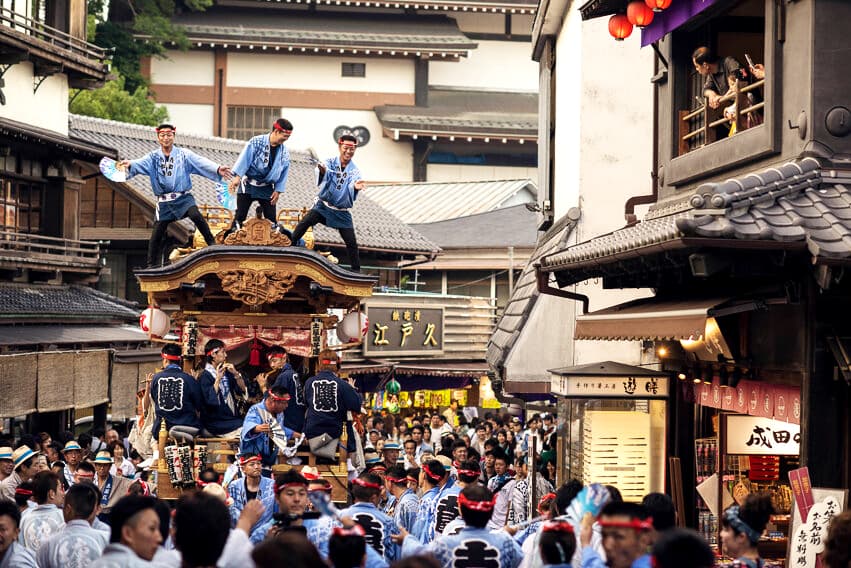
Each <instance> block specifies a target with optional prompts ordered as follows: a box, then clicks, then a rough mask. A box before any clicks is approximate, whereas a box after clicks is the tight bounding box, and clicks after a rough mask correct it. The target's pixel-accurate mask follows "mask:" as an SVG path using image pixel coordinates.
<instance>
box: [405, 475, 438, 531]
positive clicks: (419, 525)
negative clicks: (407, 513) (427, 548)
mask: <svg viewBox="0 0 851 568" xmlns="http://www.w3.org/2000/svg"><path fill="white" fill-rule="evenodd" d="M439 497H440V487H432V488H431V489H429V490H428V491H426V492H425V493H423V496H422V497H421V498H420V506H419V507H418V508H417V521H416V522H415V523H414V530H412V531H411V535H412V536H414V537H416V539H417V540H419V541H420V542H421V543H423V544H428V543H430V542H431V541H432V540H434V518H435V510H436V509H437V499H438V498H439Z"/></svg>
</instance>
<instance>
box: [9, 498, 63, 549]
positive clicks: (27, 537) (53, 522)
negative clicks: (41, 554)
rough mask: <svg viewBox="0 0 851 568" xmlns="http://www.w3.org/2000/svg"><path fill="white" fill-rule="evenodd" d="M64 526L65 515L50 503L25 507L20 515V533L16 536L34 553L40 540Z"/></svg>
mask: <svg viewBox="0 0 851 568" xmlns="http://www.w3.org/2000/svg"><path fill="white" fill-rule="evenodd" d="M64 526H65V517H64V516H63V515H62V509H60V508H59V507H57V506H56V505H53V504H52V503H51V504H45V505H39V506H38V507H36V508H35V509H27V510H26V511H25V512H24V514H23V516H21V534H20V535H19V536H18V542H20V543H21V544H22V545H24V546H26V547H27V548H29V549H30V550H32V551H33V553H35V552H37V551H38V549H39V547H40V546H41V543H42V542H44V541H46V540H47V539H48V538H50V537H51V536H53V535H54V534H56V533H57V532H59V530H60V529H61V528H62V527H64Z"/></svg>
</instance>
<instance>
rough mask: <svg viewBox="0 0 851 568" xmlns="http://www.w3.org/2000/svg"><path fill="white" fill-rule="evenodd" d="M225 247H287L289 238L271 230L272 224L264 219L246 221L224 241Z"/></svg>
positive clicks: (289, 243)
mask: <svg viewBox="0 0 851 568" xmlns="http://www.w3.org/2000/svg"><path fill="white" fill-rule="evenodd" d="M224 244H226V245H261V246H278V247H288V246H290V245H291V244H292V242H291V241H290V238H289V237H288V236H286V235H283V234H281V233H279V232H277V231H273V230H272V223H271V222H270V221H267V220H265V219H256V218H255V219H248V220H247V221H246V222H245V223H244V224H243V225H242V228H241V229H239V230H238V231H235V232H233V233H231V234H230V235H228V236H227V237H226V238H225V239H224Z"/></svg>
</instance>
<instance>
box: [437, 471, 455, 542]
mask: <svg viewBox="0 0 851 568" xmlns="http://www.w3.org/2000/svg"><path fill="white" fill-rule="evenodd" d="M459 493H461V486H460V485H458V484H457V483H453V484H452V485H446V486H444V487H443V488H442V489H441V490H440V494H439V495H438V497H437V506H436V507H435V509H434V533H435V534H443V530H444V529H445V528H446V525H448V524H449V523H450V522H452V521H454V520H455V519H456V518H457V517H459V516H460V515H461V512H460V511H459V510H458V494H459Z"/></svg>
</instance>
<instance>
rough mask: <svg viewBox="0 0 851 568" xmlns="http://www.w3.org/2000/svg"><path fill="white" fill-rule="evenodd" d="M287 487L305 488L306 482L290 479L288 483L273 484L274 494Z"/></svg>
mask: <svg viewBox="0 0 851 568" xmlns="http://www.w3.org/2000/svg"><path fill="white" fill-rule="evenodd" d="M287 487H304V488H305V489H307V483H302V482H300V481H290V482H289V483H284V484H283V485H278V484H277V483H276V484H275V495H277V494H278V493H280V492H281V491H283V490H284V489H286V488H287Z"/></svg>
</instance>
